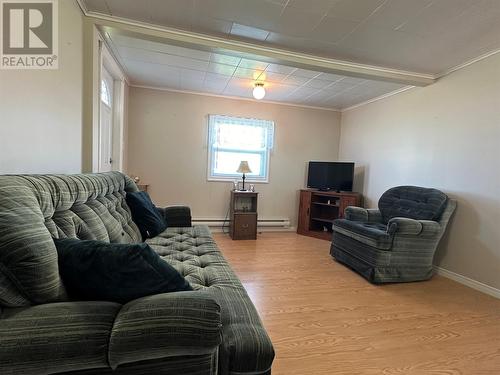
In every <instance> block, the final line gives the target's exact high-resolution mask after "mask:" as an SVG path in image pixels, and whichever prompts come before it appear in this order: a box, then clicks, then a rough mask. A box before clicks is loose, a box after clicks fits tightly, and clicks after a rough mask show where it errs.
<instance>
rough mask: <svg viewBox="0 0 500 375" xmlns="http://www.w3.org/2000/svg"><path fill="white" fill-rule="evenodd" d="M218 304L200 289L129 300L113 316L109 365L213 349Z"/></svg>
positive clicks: (217, 335)
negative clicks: (198, 290)
mask: <svg viewBox="0 0 500 375" xmlns="http://www.w3.org/2000/svg"><path fill="white" fill-rule="evenodd" d="M221 332H222V323H221V312H220V307H219V305H218V304H217V303H216V302H215V300H214V299H213V298H211V297H210V296H209V295H208V294H206V293H203V292H190V293H186V292H179V293H175V294H157V295H154V296H149V297H144V298H140V299H137V300H135V301H131V302H129V303H128V304H126V305H124V306H123V307H122V309H121V310H120V312H119V314H118V316H117V317H116V321H115V324H114V326H113V330H112V332H111V338H110V344H109V356H108V357H109V365H110V366H111V368H113V369H115V368H116V367H117V366H119V365H121V364H125V363H130V362H137V361H145V360H151V359H157V358H163V357H171V356H172V357H173V356H182V355H201V354H207V353H213V352H215V351H216V350H217V347H218V346H219V345H220V344H221V342H222V337H221Z"/></svg>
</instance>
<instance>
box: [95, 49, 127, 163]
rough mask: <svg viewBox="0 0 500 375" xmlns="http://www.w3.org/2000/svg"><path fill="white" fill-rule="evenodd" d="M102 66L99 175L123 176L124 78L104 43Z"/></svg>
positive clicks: (98, 133)
mask: <svg viewBox="0 0 500 375" xmlns="http://www.w3.org/2000/svg"><path fill="white" fill-rule="evenodd" d="M100 62H101V63H100V70H99V73H100V74H99V86H98V87H99V116H98V126H97V129H96V130H97V131H96V133H95V135H96V137H97V139H96V141H97V142H96V143H97V145H96V146H97V150H96V151H97V154H96V155H95V156H96V159H97V160H96V162H97V163H96V164H97V165H96V167H97V170H96V172H109V171H120V172H121V171H123V147H124V146H123V133H124V121H125V108H124V100H125V88H126V86H125V75H124V73H123V71H122V69H121V67H120V65H118V63H117V62H116V60H115V58H114V57H113V55H112V54H111V52H110V51H109V49H108V47H107V46H106V44H105V43H104V42H103V41H100ZM94 160H95V159H94ZM94 165H95V164H94ZM94 170H95V169H94Z"/></svg>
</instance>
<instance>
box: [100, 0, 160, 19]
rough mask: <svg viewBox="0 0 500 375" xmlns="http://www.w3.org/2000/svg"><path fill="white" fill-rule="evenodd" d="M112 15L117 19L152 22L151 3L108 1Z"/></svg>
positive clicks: (128, 0) (122, 0)
mask: <svg viewBox="0 0 500 375" xmlns="http://www.w3.org/2000/svg"><path fill="white" fill-rule="evenodd" d="M106 4H107V5H108V7H109V9H110V13H111V15H112V16H115V17H123V18H130V19H134V20H137V21H142V22H151V9H150V2H142V1H136V0H106Z"/></svg>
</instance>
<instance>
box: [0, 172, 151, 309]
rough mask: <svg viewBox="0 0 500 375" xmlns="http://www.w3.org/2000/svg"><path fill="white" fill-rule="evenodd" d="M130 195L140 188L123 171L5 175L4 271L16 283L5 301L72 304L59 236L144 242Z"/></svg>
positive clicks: (1, 213)
mask: <svg viewBox="0 0 500 375" xmlns="http://www.w3.org/2000/svg"><path fill="white" fill-rule="evenodd" d="M126 191H137V187H136V185H135V184H134V182H133V181H132V180H131V179H130V178H128V177H127V176H125V175H123V174H121V173H119V172H108V173H100V174H89V175H69V176H64V175H17V176H0V270H1V271H2V276H3V277H4V278H7V279H8V280H9V281H10V287H9V289H8V293H9V295H7V294H6V295H3V293H4V291H5V292H7V289H2V288H0V294H1V295H0V303H1V304H3V305H9V306H12V305H14V306H16V305H19V306H20V305H25V304H26V303H25V301H26V300H27V301H30V303H33V304H38V303H48V302H55V301H65V300H67V295H66V291H65V288H64V285H63V283H62V281H61V279H60V277H59V269H58V264H57V252H56V248H55V246H54V242H53V240H52V238H53V237H54V238H68V237H69V238H79V239H82V240H99V241H106V242H115V243H131V242H138V241H140V240H141V235H140V232H139V230H138V228H137V226H136V225H135V224H134V223H133V221H132V216H131V214H130V210H129V208H128V206H127V204H126V203H125V193H126ZM13 287H15V288H17V292H18V294H19V295H18V296H15V295H13Z"/></svg>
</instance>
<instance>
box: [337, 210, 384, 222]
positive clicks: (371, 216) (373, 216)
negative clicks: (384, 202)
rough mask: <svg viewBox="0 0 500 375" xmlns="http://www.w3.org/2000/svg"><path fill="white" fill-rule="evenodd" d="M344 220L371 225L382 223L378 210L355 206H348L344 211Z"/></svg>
mask: <svg viewBox="0 0 500 375" xmlns="http://www.w3.org/2000/svg"><path fill="white" fill-rule="evenodd" d="M345 218H346V219H347V220H354V221H364V222H371V223H382V215H381V214H380V211H379V210H378V209H374V208H368V209H366V208H361V207H356V206H348V207H346V209H345Z"/></svg>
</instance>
